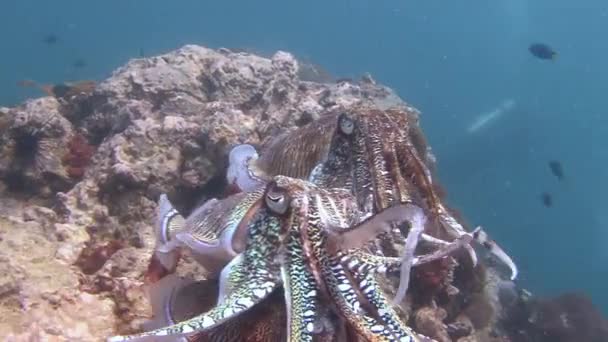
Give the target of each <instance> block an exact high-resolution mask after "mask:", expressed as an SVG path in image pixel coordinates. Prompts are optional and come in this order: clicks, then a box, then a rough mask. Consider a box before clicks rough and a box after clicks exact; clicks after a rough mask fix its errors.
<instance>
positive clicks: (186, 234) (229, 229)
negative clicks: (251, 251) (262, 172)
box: [154, 188, 263, 274]
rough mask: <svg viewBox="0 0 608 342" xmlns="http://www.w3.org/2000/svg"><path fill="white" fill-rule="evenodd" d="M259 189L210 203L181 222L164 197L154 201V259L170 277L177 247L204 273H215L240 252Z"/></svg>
mask: <svg viewBox="0 0 608 342" xmlns="http://www.w3.org/2000/svg"><path fill="white" fill-rule="evenodd" d="M262 195H263V188H258V189H254V190H253V191H250V192H247V193H244V192H242V193H237V194H234V195H231V196H229V197H227V198H225V199H222V200H217V199H210V200H208V201H207V202H205V203H204V204H203V205H202V206H200V207H198V208H196V209H195V210H194V211H193V212H192V213H191V214H190V215H189V216H188V217H187V218H184V217H183V216H182V215H181V214H180V213H179V212H178V211H177V210H176V209H175V208H174V207H173V205H172V204H171V202H170V201H169V199H168V197H167V195H165V194H162V195H161V196H160V199H159V201H158V218H157V222H156V248H155V250H154V256H155V258H156V259H158V260H159V261H160V263H161V264H162V266H163V267H164V268H165V269H166V270H168V272H169V273H173V272H174V271H175V268H176V266H177V262H178V258H179V249H180V247H185V248H187V249H188V250H190V251H191V252H192V255H193V257H194V259H195V260H197V261H198V262H199V263H200V264H201V265H202V266H203V267H204V268H205V269H206V270H207V271H209V272H210V273H212V274H215V273H219V271H220V270H221V269H222V268H223V267H224V266H225V265H226V264H227V263H228V262H229V261H230V260H232V259H233V258H234V257H235V256H236V255H238V254H239V253H241V252H242V250H243V246H244V243H245V238H246V233H245V232H244V229H245V227H246V225H247V222H248V220H250V219H251V218H252V214H253V213H254V212H255V208H256V206H259V204H260V203H261V202H260V201H261V198H262Z"/></svg>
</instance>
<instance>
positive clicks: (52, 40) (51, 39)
mask: <svg viewBox="0 0 608 342" xmlns="http://www.w3.org/2000/svg"><path fill="white" fill-rule="evenodd" d="M58 41H59V37H58V36H57V35H56V34H54V33H49V34H47V35H46V36H44V38H42V42H43V43H45V44H48V45H54V44H57V42H58Z"/></svg>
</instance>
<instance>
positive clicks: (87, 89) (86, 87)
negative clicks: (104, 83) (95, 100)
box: [17, 80, 96, 99]
mask: <svg viewBox="0 0 608 342" xmlns="http://www.w3.org/2000/svg"><path fill="white" fill-rule="evenodd" d="M17 84H18V85H19V86H21V87H30V88H39V89H40V90H42V91H43V92H44V93H46V94H47V95H48V96H54V97H56V98H65V99H70V98H71V97H73V96H76V95H80V94H85V95H90V94H92V93H93V91H94V90H95V86H96V83H95V81H78V82H64V83H58V84H39V83H37V82H35V81H32V80H22V81H19V82H17Z"/></svg>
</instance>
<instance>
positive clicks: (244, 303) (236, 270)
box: [107, 252, 280, 342]
mask: <svg viewBox="0 0 608 342" xmlns="http://www.w3.org/2000/svg"><path fill="white" fill-rule="evenodd" d="M253 254H255V252H254V253H253ZM253 254H248V253H245V254H244V255H242V256H241V257H240V258H238V260H237V261H236V262H231V263H230V264H228V265H227V267H228V269H227V270H226V271H225V273H224V272H223V273H224V274H225V278H224V282H223V283H222V284H221V285H220V287H225V288H223V289H222V288H220V293H223V294H224V298H223V300H222V302H221V303H218V304H217V305H215V306H214V307H212V308H211V309H210V310H209V311H207V312H204V313H202V314H199V315H197V316H195V317H192V318H190V319H188V320H185V321H182V322H179V323H175V324H172V325H170V326H167V327H161V328H157V329H155V330H152V331H148V332H144V333H140V334H135V335H128V336H114V337H110V338H108V339H107V342H121V341H142V342H143V341H148V342H152V341H158V340H161V341H162V340H164V339H166V338H171V339H173V340H174V341H175V339H177V338H181V337H189V336H192V335H195V334H198V333H201V332H208V331H209V330H211V329H213V328H215V327H217V326H219V325H220V324H222V323H223V322H226V321H227V320H229V319H232V318H234V317H237V316H238V315H240V314H242V313H244V312H245V311H247V310H249V309H251V308H252V307H253V306H254V305H256V304H258V303H259V302H261V301H262V300H263V299H264V298H266V297H268V296H269V295H270V294H271V293H272V292H273V291H274V289H275V288H277V287H278V286H279V284H280V282H279V279H277V278H275V277H274V275H273V273H272V272H269V271H267V268H266V267H260V266H262V265H261V264H259V263H258V262H257V260H255V258H256V257H257V256H258V255H253Z"/></svg>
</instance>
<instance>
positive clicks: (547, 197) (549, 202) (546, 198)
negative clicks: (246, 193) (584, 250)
mask: <svg viewBox="0 0 608 342" xmlns="http://www.w3.org/2000/svg"><path fill="white" fill-rule="evenodd" d="M540 199H541V200H542V201H543V205H544V206H545V207H547V208H551V207H552V206H553V196H551V194H550V193H548V192H543V193H542V194H541V195H540Z"/></svg>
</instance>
